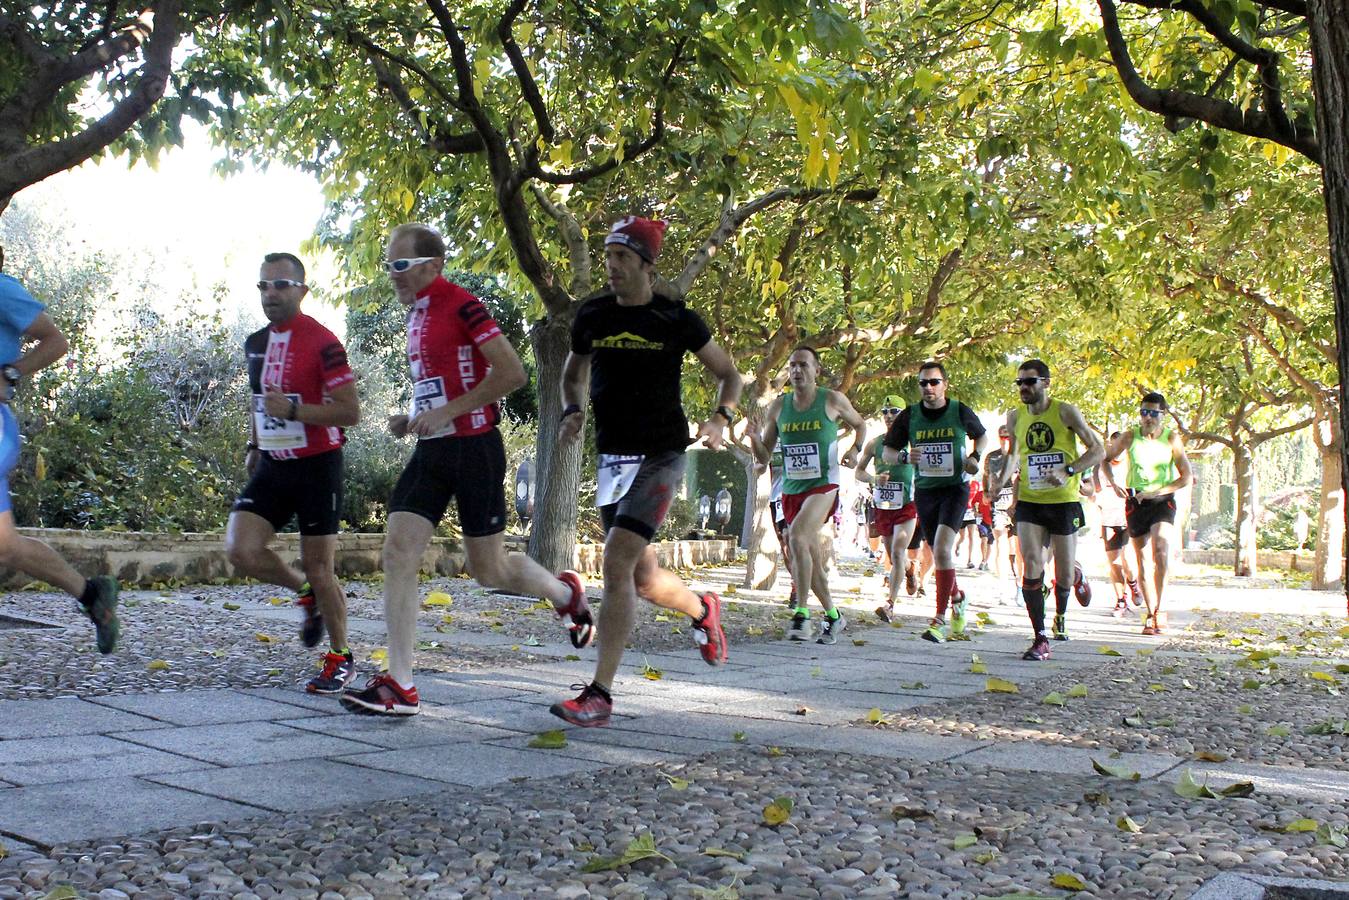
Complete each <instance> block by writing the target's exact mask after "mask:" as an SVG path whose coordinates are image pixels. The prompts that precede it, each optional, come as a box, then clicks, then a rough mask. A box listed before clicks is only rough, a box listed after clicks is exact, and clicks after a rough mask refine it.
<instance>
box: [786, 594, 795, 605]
mask: <svg viewBox="0 0 1349 900" xmlns="http://www.w3.org/2000/svg"><path fill="white" fill-rule="evenodd" d="M786 603H787V608H788V609H796V591H792V592H791V593H790V594H788V595H787V601H786Z"/></svg>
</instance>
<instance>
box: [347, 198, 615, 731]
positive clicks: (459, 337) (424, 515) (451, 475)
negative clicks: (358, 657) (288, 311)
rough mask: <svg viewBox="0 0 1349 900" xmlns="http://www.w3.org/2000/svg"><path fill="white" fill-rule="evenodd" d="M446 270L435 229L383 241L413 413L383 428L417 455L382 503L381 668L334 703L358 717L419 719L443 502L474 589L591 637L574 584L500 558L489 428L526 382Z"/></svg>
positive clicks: (580, 638) (499, 479)
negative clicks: (542, 611)
mask: <svg viewBox="0 0 1349 900" xmlns="http://www.w3.org/2000/svg"><path fill="white" fill-rule="evenodd" d="M444 267H445V240H444V238H442V237H441V236H440V233H439V232H438V231H436V230H435V229H434V228H432V227H430V226H429V225H423V224H421V223H420V222H412V223H408V224H405V225H399V226H398V227H397V228H395V229H394V230H393V231H392V232H391V233H390V234H389V242H388V245H387V246H386V248H385V257H384V270H385V271H386V272H388V273H389V280H390V281H391V282H392V283H393V289H394V293H395V294H396V295H397V297H398V301H399V302H400V303H402V304H403V305H404V306H405V307H407V308H408V318H407V354H408V363H409V365H410V367H411V370H412V381H413V384H412V406H411V410H410V412H409V413H408V414H407V415H395V416H390V417H389V422H388V427H389V431H390V432H391V433H392V434H393V435H394V436H396V437H403V436H404V435H408V434H411V435H415V436H416V438H417V448H416V449H415V450H414V451H413V453H412V459H410V460H409V461H408V464H407V466H406V468H404V469H403V474H402V475H400V476H399V478H398V483H397V484H396V485H394V489H393V494H392V496H391V497H390V498H389V522H388V526H387V528H386V533H385V537H384V622H385V627H386V628H387V629H388V644H389V647H388V662H389V670H388V672H383V673H380V674H378V675H376V676H374V677H373V678H371V679H370V680H369V681H368V682H367V683H366V685H365V687H364V688H361V689H356V688H348V689H347V690H346V692H345V693H344V694H343V695H342V705H343V706H346V707H347V708H348V709H351V710H353V711H356V712H368V713H375V714H377V715H389V716H406V715H414V714H416V713H418V712H420V711H421V698H420V697H419V696H418V694H417V688H416V685H414V684H413V682H412V653H413V644H414V640H415V638H416V633H417V607H418V603H417V599H418V598H417V594H418V590H417V576H418V572H419V571H420V569H421V561H422V554H423V553H424V552H425V550H426V544H427V542H428V541H430V540H431V535H432V534H434V533H435V529H436V526H437V525H438V524H439V522H440V520H441V518H442V517H443V516H444V515H445V510H446V509H447V508H448V507H449V504H450V500H451V498H453V499H454V500H455V501H456V504H457V507H458V510H459V528H460V530H461V532H462V533H463V536H464V552H465V554H466V556H467V560H466V562H467V566H468V573H469V575H471V576H472V577H473V578H474V580H476V581H477V582H478V584H480V585H482V586H483V587H486V588H496V589H501V590H505V591H508V592H510V593H512V594H524V595H527V596H531V597H544V598H547V599H548V600H549V601H551V602H552V604H553V608H554V609H555V610H556V611H557V614H558V615H559V616H560V617H561V618H562V621H563V623H564V624H565V625H566V626H567V629H568V633H569V637H570V638H571V643H572V645H573V646H575V647H578V648H579V647H584V646H586V645H587V644H589V643H590V640H591V638H592V636H593V633H594V622H593V620H592V619H591V616H590V609H589V607H588V606H587V605H586V601H585V589H584V588H583V586H582V585H581V579H580V576H578V575H577V574H576V573H575V572H563V573H562V574H561V575H560V576H554V575H552V574H550V573H549V572H548V571H547V570H545V569H544V568H543V567H542V566H540V565H539V564H538V563H536V562H534V560H532V559H530V558H529V557H528V556H525V555H524V554H523V553H511V554H508V553H507V552H506V544H505V539H504V535H503V533H504V531H505V529H506V494H505V489H504V487H503V481H504V479H505V477H506V450H505V447H504V445H503V444H502V441H501V432H500V431H498V430H497V423H498V422H499V421H500V420H501V409H500V401H501V400H502V398H504V397H505V396H506V395H508V394H510V393H511V392H512V391H514V390H516V389H517V388H519V387H521V386H522V385H523V384H524V383H525V379H526V376H525V369H524V366H523V365H521V363H520V357H519V356H517V355H516V353H515V349H514V348H513V347H511V345H510V342H509V341H508V340H506V337H505V335H503V334H502V333H501V329H500V328H498V327H497V323H496V321H495V320H494V319H493V318H492V314H491V313H490V312H488V311H487V307H485V306H484V305H483V304H482V302H481V301H479V300H478V298H476V297H474V296H473V295H472V294H470V293H469V292H468V291H466V290H464V289H463V288H461V287H459V286H458V285H456V284H452V283H451V282H449V281H447V280H446V279H445V276H444V275H442V274H441V271H442V270H443V269H444Z"/></svg>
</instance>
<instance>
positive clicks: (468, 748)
mask: <svg viewBox="0 0 1349 900" xmlns="http://www.w3.org/2000/svg"><path fill="white" fill-rule="evenodd" d="M554 721H557V722H558V724H559V725H561V724H563V723H562V722H561V721H559V720H556V719H555V720H554ZM338 761H339V762H346V763H350V764H352V765H356V766H365V767H367V768H370V769H379V770H381V771H385V772H400V773H402V774H404V775H413V776H416V777H418V778H429V779H432V780H434V781H444V782H448V783H450V784H462V785H467V786H471V787H484V786H486V785H489V784H499V783H501V782H503V781H511V780H513V779H524V778H543V777H548V776H553V775H566V774H568V773H571V772H579V771H581V770H582V769H589V768H593V767H594V766H593V764H592V763H590V762H587V761H586V760H584V759H577V758H576V757H574V756H560V755H558V754H556V753H553V752H551V751H548V750H516V749H512V748H508V747H496V746H493V745H491V744H457V745H455V746H453V747H450V748H448V749H447V750H445V751H443V752H428V750H427V748H424V747H418V748H416V749H412V750H385V751H382V752H379V753H362V754H358V755H353V756H342V757H338Z"/></svg>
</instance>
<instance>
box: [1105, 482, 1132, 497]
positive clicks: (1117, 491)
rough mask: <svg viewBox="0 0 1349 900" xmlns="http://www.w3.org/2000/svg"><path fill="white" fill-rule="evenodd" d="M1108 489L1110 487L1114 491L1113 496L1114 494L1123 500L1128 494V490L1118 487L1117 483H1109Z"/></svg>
mask: <svg viewBox="0 0 1349 900" xmlns="http://www.w3.org/2000/svg"><path fill="white" fill-rule="evenodd" d="M1110 489H1111V490H1112V491H1114V492H1115V496H1116V497H1119V498H1120V499H1121V500H1123V499H1124V498H1125V497H1127V496H1129V492H1128V491H1126V490H1125V489H1124V488H1122V487H1120V486H1119V485H1117V484H1112V485H1110Z"/></svg>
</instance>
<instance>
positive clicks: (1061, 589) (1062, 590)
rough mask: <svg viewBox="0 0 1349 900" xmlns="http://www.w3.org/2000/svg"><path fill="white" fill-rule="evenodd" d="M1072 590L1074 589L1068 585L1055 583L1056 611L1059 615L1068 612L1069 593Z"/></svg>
mask: <svg viewBox="0 0 1349 900" xmlns="http://www.w3.org/2000/svg"><path fill="white" fill-rule="evenodd" d="M1072 592H1073V589H1072V588H1071V587H1069V586H1068V585H1065V584H1056V585H1054V611H1055V612H1056V613H1058V614H1059V615H1061V616H1062V615H1064V614H1066V613H1067V612H1068V595H1069V594H1071V593H1072Z"/></svg>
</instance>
